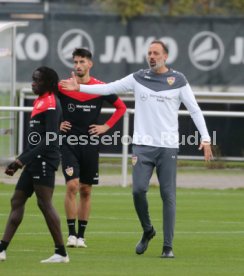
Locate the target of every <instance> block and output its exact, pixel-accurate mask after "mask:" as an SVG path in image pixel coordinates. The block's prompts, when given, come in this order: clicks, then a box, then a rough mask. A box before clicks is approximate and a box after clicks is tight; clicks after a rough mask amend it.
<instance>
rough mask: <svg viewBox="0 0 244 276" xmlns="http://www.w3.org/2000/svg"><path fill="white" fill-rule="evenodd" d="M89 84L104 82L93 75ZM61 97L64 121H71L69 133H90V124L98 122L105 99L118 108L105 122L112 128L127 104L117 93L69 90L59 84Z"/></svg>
mask: <svg viewBox="0 0 244 276" xmlns="http://www.w3.org/2000/svg"><path fill="white" fill-rule="evenodd" d="M86 84H87V85H93V84H103V82H101V81H99V80H97V79H95V78H93V77H91V78H90V80H89V82H88V83H86ZM59 91H60V93H59V98H60V101H61V105H62V109H63V121H69V122H70V123H71V125H72V129H71V131H70V132H69V134H74V135H81V134H82V135H88V136H89V134H88V130H89V126H90V125H92V124H97V121H98V117H99V114H100V111H101V108H102V104H103V101H107V102H108V103H110V104H111V105H113V106H114V107H115V108H116V110H115V112H114V113H113V114H112V116H111V117H110V118H109V119H108V121H107V122H105V123H106V124H107V125H108V126H109V127H110V128H111V127H113V126H114V125H115V124H116V122H117V121H118V120H119V119H120V118H121V117H122V116H123V114H124V113H125V111H126V106H125V104H124V102H123V101H121V100H120V99H119V97H118V96H117V95H115V94H113V95H108V96H102V95H91V94H87V93H81V92H78V91H67V90H65V89H63V88H62V87H61V85H59Z"/></svg>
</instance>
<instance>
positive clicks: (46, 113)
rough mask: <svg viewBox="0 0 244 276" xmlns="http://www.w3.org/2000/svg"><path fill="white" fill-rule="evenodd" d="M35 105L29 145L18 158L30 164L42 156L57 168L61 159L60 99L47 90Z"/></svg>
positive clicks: (30, 123)
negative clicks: (59, 137)
mask: <svg viewBox="0 0 244 276" xmlns="http://www.w3.org/2000/svg"><path fill="white" fill-rule="evenodd" d="M33 106H34V107H33V110H32V113H31V118H30V120H29V131H28V138H27V139H28V141H27V147H26V149H25V150H24V152H23V153H22V154H21V155H20V156H19V157H18V159H19V160H20V161H21V162H22V163H23V164H28V163H31V162H32V161H34V159H35V158H37V157H39V158H40V157H41V158H42V159H43V160H44V161H46V162H47V163H49V164H50V165H52V166H53V167H54V168H55V169H57V168H58V165H59V159H60V151H59V145H58V135H59V127H60V123H61V118H62V108H61V104H60V101H59V99H58V98H57V96H55V95H54V94H53V93H50V92H46V93H45V94H43V95H42V96H39V97H38V98H37V99H36V100H35V101H34V103H33ZM55 137H56V139H55Z"/></svg>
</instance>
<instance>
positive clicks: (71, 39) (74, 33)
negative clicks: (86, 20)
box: [58, 29, 94, 68]
mask: <svg viewBox="0 0 244 276" xmlns="http://www.w3.org/2000/svg"><path fill="white" fill-rule="evenodd" d="M75 48H86V49H88V50H89V51H91V52H92V54H94V43H93V41H92V39H91V37H90V35H88V34H87V33H86V32H84V31H83V30H81V29H71V30H69V31H67V32H65V33H64V34H63V35H62V36H61V37H60V39H59V41H58V55H59V58H60V60H61V61H62V62H63V63H64V64H65V65H66V66H68V67H70V68H73V58H72V52H73V51H74V49H75Z"/></svg>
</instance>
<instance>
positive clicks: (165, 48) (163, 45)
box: [151, 40, 169, 54]
mask: <svg viewBox="0 0 244 276" xmlns="http://www.w3.org/2000/svg"><path fill="white" fill-rule="evenodd" d="M151 44H160V45H161V46H162V48H163V49H164V51H165V52H166V53H167V54H168V53H169V49H168V47H167V46H166V44H164V42H163V41H161V40H153V41H152V42H151Z"/></svg>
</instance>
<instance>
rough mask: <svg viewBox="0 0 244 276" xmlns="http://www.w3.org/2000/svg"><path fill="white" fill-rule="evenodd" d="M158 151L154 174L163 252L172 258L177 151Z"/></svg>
mask: <svg viewBox="0 0 244 276" xmlns="http://www.w3.org/2000/svg"><path fill="white" fill-rule="evenodd" d="M159 151H160V154H159V156H158V158H157V163H156V172H157V176H158V180H159V184H160V194H161V198H162V201H163V233H164V244H163V252H164V253H165V252H166V253H167V254H166V255H168V256H165V257H174V256H173V253H172V247H173V237H174V227H175V213H176V169H177V153H178V149H174V148H173V149H171V148H161V149H159ZM163 255H165V254H163ZM163 255H162V257H163Z"/></svg>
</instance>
